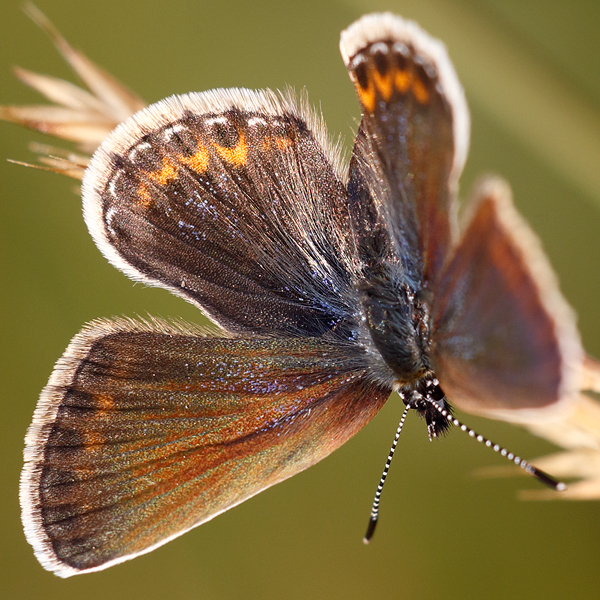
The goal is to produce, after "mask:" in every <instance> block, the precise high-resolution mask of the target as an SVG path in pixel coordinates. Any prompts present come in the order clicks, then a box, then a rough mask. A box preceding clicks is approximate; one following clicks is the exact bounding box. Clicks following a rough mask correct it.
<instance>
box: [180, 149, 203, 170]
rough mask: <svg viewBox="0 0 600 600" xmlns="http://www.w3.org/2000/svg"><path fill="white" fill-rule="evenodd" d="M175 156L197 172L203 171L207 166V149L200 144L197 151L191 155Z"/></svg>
mask: <svg viewBox="0 0 600 600" xmlns="http://www.w3.org/2000/svg"><path fill="white" fill-rule="evenodd" d="M177 158H178V159H179V160H180V161H181V162H182V163H183V164H184V165H187V166H188V167H189V168H190V169H192V170H193V171H196V172H197V173H203V172H204V171H206V169H207V168H208V158H209V156H208V150H207V149H206V148H205V147H204V146H202V145H201V144H200V145H199V146H198V151H197V152H196V153H195V154H192V156H178V157H177Z"/></svg>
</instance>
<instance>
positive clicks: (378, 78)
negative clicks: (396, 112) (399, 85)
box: [373, 69, 393, 102]
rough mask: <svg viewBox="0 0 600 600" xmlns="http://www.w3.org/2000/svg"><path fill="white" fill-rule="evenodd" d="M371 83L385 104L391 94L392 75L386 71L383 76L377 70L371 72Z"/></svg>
mask: <svg viewBox="0 0 600 600" xmlns="http://www.w3.org/2000/svg"><path fill="white" fill-rule="evenodd" d="M373 81H374V82H375V86H376V87H377V89H378V90H379V92H380V94H381V96H382V98H383V99H384V100H385V101H386V102H387V101H388V100H389V99H390V98H391V96H392V92H393V85H392V74H391V73H390V72H389V71H388V72H387V73H385V75H381V74H380V73H379V71H378V70H377V69H375V70H374V71H373Z"/></svg>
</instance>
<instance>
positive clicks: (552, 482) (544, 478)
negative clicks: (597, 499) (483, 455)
mask: <svg viewBox="0 0 600 600" xmlns="http://www.w3.org/2000/svg"><path fill="white" fill-rule="evenodd" d="M431 406H433V407H434V408H435V409H436V410H437V411H438V412H439V413H440V414H441V415H442V416H443V417H445V418H446V419H447V420H448V422H449V423H451V424H452V425H455V426H456V427H459V428H460V430H461V431H465V432H466V433H467V434H468V435H469V436H470V437H472V438H475V439H476V440H477V441H478V442H481V443H482V444H485V445H486V446H487V447H488V448H491V449H492V450H493V451H494V452H498V454H500V455H502V456H505V457H506V458H507V459H508V460H510V461H511V462H514V463H515V465H517V467H521V468H522V469H523V470H524V471H525V472H526V473H528V474H529V475H532V476H533V477H535V478H536V479H537V480H539V481H541V482H542V483H543V484H544V485H547V486H548V487H550V488H552V489H553V490H556V491H557V492H562V491H564V490H566V489H567V484H566V483H563V482H562V481H557V480H556V479H554V477H551V476H550V475H548V473H546V472H544V471H542V470H541V469H538V468H536V467H534V466H533V465H532V464H529V463H528V462H527V461H526V460H524V459H523V458H521V457H520V456H516V455H515V454H513V453H512V452H509V451H508V450H507V449H506V448H503V447H502V446H500V445H498V444H494V442H492V441H490V440H488V439H487V438H485V437H483V436H482V435H481V434H479V433H477V432H476V431H474V430H473V429H471V428H470V427H467V426H466V425H465V424H464V423H461V422H460V421H459V420H458V419H456V418H455V417H454V415H451V414H450V413H449V412H448V411H447V410H446V409H445V408H443V407H441V406H440V405H439V404H438V403H437V402H431Z"/></svg>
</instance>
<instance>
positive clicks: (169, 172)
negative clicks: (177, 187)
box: [146, 161, 177, 185]
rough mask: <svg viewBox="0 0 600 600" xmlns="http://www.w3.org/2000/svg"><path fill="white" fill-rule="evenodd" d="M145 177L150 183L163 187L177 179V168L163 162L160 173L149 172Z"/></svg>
mask: <svg viewBox="0 0 600 600" xmlns="http://www.w3.org/2000/svg"><path fill="white" fill-rule="evenodd" d="M146 175H147V177H148V179H150V180H151V181H154V182H155V183H160V184H161V185H165V184H166V183H167V182H168V181H170V180H172V179H175V178H176V177H177V166H176V165H174V164H172V163H170V162H169V161H165V162H164V163H163V167H162V169H161V170H160V171H149V172H148V173H146Z"/></svg>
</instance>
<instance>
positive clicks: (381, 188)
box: [340, 14, 469, 284]
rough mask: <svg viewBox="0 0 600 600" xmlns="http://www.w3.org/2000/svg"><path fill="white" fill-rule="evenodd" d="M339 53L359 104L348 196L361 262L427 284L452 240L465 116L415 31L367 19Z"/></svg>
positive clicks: (447, 74)
mask: <svg viewBox="0 0 600 600" xmlns="http://www.w3.org/2000/svg"><path fill="white" fill-rule="evenodd" d="M340 49H341V52H342V56H343V57H344V61H345V63H346V66H347V68H348V70H349V73H350V77H351V79H352V81H353V82H354V85H355V87H356V91H357V93H358V96H359V99H360V102H361V105H362V121H361V124H360V128H359V132H358V135H357V138H356V142H355V146H354V152H353V156H352V161H351V166H350V181H349V184H348V195H349V198H350V205H351V213H352V216H353V226H354V229H355V232H356V235H357V238H358V240H359V249H360V253H361V257H362V258H363V260H364V261H365V262H366V263H367V264H368V265H369V266H370V267H371V268H374V267H376V266H377V265H378V264H379V263H382V262H384V261H387V262H391V263H396V264H398V265H399V266H400V267H401V268H402V271H403V276H404V278H405V279H406V280H407V281H408V282H411V283H413V284H416V283H419V284H420V283H421V282H424V283H427V282H428V281H433V280H435V278H436V276H437V274H438V273H439V270H440V268H441V266H442V265H443V263H444V261H445V258H446V255H447V252H448V248H449V246H450V245H451V242H452V237H453V233H454V232H453V226H454V225H453V220H454V210H455V208H454V201H455V196H456V191H457V185H458V177H459V175H460V173H461V171H462V168H463V165H464V162H465V159H466V154H467V148H468V143H469V113H468V110H467V107H466V102H465V99H464V94H463V91H462V88H461V86H460V84H459V82H458V78H457V76H456V73H455V71H454V68H453V67H452V64H451V63H450V60H449V59H448V56H447V54H446V50H445V48H444V46H443V45H442V44H441V43H440V42H439V41H437V40H434V39H432V38H430V37H429V36H428V35H427V34H426V33H425V32H424V31H422V30H421V29H420V28H419V27H418V26H417V25H416V24H414V23H411V22H409V21H405V20H403V19H401V18H399V17H396V16H394V15H391V14H377V15H367V16H365V17H363V18H361V19H360V20H359V21H357V22H356V23H355V24H353V25H352V26H351V27H349V28H348V29H347V30H346V31H344V32H343V33H342V37H341V41H340Z"/></svg>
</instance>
